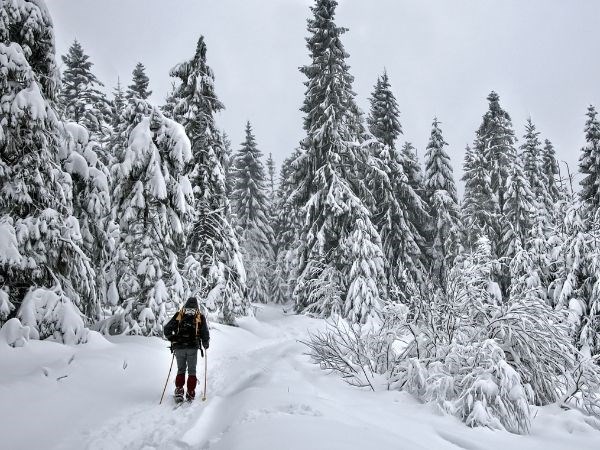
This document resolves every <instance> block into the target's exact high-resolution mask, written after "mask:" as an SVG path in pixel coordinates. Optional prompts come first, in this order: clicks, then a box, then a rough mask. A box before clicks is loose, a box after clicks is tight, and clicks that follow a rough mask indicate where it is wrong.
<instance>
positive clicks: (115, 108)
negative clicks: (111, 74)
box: [111, 78, 127, 129]
mask: <svg viewBox="0 0 600 450" xmlns="http://www.w3.org/2000/svg"><path fill="white" fill-rule="evenodd" d="M126 106H127V97H126V96H125V92H124V91H123V88H122V87H121V79H120V78H117V86H116V87H115V88H114V89H113V99H112V102H111V112H112V126H113V128H114V129H117V128H118V126H119V123H120V121H119V118H120V117H121V114H122V113H123V111H124V110H125V107H126Z"/></svg>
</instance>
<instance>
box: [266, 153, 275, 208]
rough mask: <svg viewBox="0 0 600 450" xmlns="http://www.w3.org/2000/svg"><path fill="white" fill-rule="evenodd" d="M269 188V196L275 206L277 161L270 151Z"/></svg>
mask: <svg viewBox="0 0 600 450" xmlns="http://www.w3.org/2000/svg"><path fill="white" fill-rule="evenodd" d="M267 189H268V195H267V196H268V198H269V202H270V205H271V208H273V205H274V203H275V192H276V190H275V161H273V154H272V153H269V157H268V158H267Z"/></svg>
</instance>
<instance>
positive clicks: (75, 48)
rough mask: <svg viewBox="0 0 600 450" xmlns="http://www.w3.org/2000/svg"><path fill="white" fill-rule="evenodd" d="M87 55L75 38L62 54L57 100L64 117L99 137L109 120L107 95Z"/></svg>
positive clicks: (109, 111)
mask: <svg viewBox="0 0 600 450" xmlns="http://www.w3.org/2000/svg"><path fill="white" fill-rule="evenodd" d="M89 58H90V57H89V56H88V55H86V54H85V52H84V50H83V48H82V47H81V44H80V43H79V42H77V41H74V42H73V44H72V45H71V47H69V52H68V53H67V54H66V55H63V56H62V60H63V62H64V64H65V69H64V71H63V76H62V89H61V91H60V94H59V96H58V100H59V104H60V107H61V109H62V110H63V112H64V116H65V118H67V119H68V120H71V121H73V122H76V123H78V124H80V125H83V126H84V127H86V128H87V130H88V131H89V132H90V133H92V135H93V136H94V138H95V139H99V137H100V136H101V135H102V134H104V133H105V132H106V127H107V126H109V124H110V123H111V110H110V103H109V102H108V100H107V99H106V95H104V92H102V91H101V90H100V88H101V87H102V86H104V84H102V83H101V82H100V81H99V80H98V78H96V75H94V74H93V72H92V66H93V63H92V62H91V61H90V59H89Z"/></svg>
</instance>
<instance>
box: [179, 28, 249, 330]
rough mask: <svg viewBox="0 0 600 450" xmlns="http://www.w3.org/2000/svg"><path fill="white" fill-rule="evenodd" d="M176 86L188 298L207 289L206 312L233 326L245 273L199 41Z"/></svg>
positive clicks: (215, 102) (210, 79)
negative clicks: (187, 220)
mask: <svg viewBox="0 0 600 450" xmlns="http://www.w3.org/2000/svg"><path fill="white" fill-rule="evenodd" d="M171 76H173V77H177V78H179V80H181V83H180V84H179V85H178V87H177V91H176V92H175V93H174V96H175V98H176V101H177V104H176V106H175V108H174V110H173V115H174V117H175V120H177V122H179V123H181V124H182V125H183V126H184V127H185V131H186V133H187V135H188V136H189V138H190V141H191V144H192V160H191V164H192V166H193V167H192V172H191V174H190V181H191V183H192V187H193V189H194V201H195V206H194V211H195V215H194V222H193V226H192V228H191V229H190V230H189V232H188V244H187V248H186V252H187V258H186V261H185V267H186V273H187V277H188V279H189V280H190V289H191V291H192V293H194V294H199V295H202V292H203V291H204V290H206V289H208V290H209V294H208V300H207V307H208V308H209V309H210V310H211V311H214V312H217V313H219V314H220V316H221V320H223V321H225V322H227V323H234V321H235V317H237V316H241V315H245V314H247V313H248V312H249V301H248V297H247V296H246V294H245V290H246V273H245V270H244V266H243V262H242V257H241V254H240V250H239V244H238V239H237V236H236V234H235V232H234V230H233V228H232V226H231V224H230V222H229V218H230V206H229V200H228V199H227V192H226V186H225V172H224V170H223V166H222V161H223V160H224V158H225V148H224V145H223V140H222V136H221V133H220V132H219V130H218V129H217V127H216V125H215V114H216V113H217V112H218V111H220V110H222V109H223V108H224V107H223V104H222V103H221V102H220V101H219V99H218V98H217V95H216V93H215V88H214V74H213V72H212V70H211V69H210V67H209V66H208V65H207V63H206V44H205V42H204V38H203V37H200V39H199V40H198V45H197V48H196V53H195V55H194V57H193V58H192V59H191V60H189V61H185V62H183V63H180V64H178V65H176V66H175V67H174V68H173V69H171Z"/></svg>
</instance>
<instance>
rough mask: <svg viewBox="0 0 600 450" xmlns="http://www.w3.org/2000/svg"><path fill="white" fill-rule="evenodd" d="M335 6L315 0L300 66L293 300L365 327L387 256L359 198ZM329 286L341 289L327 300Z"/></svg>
mask: <svg viewBox="0 0 600 450" xmlns="http://www.w3.org/2000/svg"><path fill="white" fill-rule="evenodd" d="M336 6H337V2H336V1H335V0H317V1H316V3H315V5H314V6H312V7H311V11H312V13H313V17H312V18H311V19H309V21H308V31H309V38H308V39H307V44H308V49H309V52H310V59H311V63H310V64H309V65H307V66H304V67H302V68H301V71H302V73H304V74H305V75H306V77H307V79H308V80H307V81H306V83H305V84H306V86H307V89H306V95H305V100H304V105H303V107H302V111H303V112H304V113H305V117H304V129H305V131H306V133H307V136H306V138H305V139H304V141H303V142H302V153H301V154H300V156H299V158H298V159H297V160H296V162H295V164H296V167H295V170H296V174H295V184H296V185H297V188H296V190H295V192H294V194H293V199H294V202H295V203H296V205H298V206H299V207H300V208H303V211H305V214H306V215H305V218H304V221H303V223H304V225H303V227H302V230H301V232H300V235H301V237H300V243H301V247H300V249H299V254H300V259H299V267H298V270H299V276H298V281H297V285H296V288H295V293H294V295H295V298H296V306H297V309H298V310H307V311H311V312H313V313H316V314H321V315H329V314H330V313H332V312H334V311H337V312H340V313H341V314H342V315H343V316H345V317H348V318H349V319H350V320H351V321H353V322H361V323H364V322H366V321H367V320H368V319H369V317H372V316H373V315H376V314H377V311H378V310H379V308H380V307H381V302H382V300H384V299H385V274H384V259H383V252H382V250H381V242H380V238H379V235H378V233H377V230H376V229H375V227H374V226H373V224H372V222H371V219H370V214H369V211H368V209H367V208H366V207H365V205H364V203H363V201H362V200H361V198H360V197H359V189H360V188H359V186H358V185H359V180H358V179H357V177H356V173H357V172H358V171H360V170H364V169H362V167H364V163H365V161H364V159H362V161H361V158H364V156H363V155H361V153H360V152H358V151H357V150H356V144H354V143H358V141H359V140H360V139H361V137H360V134H361V133H362V130H361V126H360V114H359V110H358V108H357V106H356V103H355V101H354V95H355V94H354V93H353V91H352V81H353V78H352V76H351V75H350V73H349V67H348V64H347V63H346V57H347V56H348V55H347V53H346V52H345V50H344V47H343V44H342V42H341V35H342V34H343V33H344V32H345V31H346V30H345V29H344V28H341V27H338V26H337V25H336V24H335V22H334V15H335V8H336ZM361 261H364V263H361V264H359V262H361ZM334 284H337V286H338V287H337V289H334V291H335V294H334V295H331V293H332V290H330V289H329V287H331V286H334ZM325 287H327V289H321V288H325Z"/></svg>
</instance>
